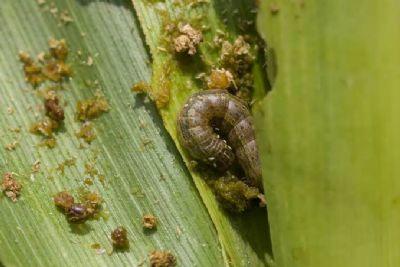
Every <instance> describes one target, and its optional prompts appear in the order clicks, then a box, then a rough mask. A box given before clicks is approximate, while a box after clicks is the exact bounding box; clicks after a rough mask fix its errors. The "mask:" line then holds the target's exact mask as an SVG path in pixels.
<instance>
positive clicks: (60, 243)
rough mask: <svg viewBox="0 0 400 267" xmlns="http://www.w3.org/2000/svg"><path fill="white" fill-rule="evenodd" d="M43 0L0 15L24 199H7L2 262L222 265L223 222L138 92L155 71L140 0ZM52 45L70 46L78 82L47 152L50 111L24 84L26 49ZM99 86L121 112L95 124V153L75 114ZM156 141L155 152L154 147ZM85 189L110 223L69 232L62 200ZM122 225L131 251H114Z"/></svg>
mask: <svg viewBox="0 0 400 267" xmlns="http://www.w3.org/2000/svg"><path fill="white" fill-rule="evenodd" d="M37 2H40V1H33V0H26V1H14V0H4V1H2V3H1V8H0V25H1V27H0V35H1V36H3V37H5V38H0V92H1V98H0V103H1V105H0V128H1V132H0V145H1V147H0V148H1V149H0V174H1V175H3V174H4V173H5V172H7V171H9V172H14V177H15V178H16V179H17V180H18V181H19V182H21V184H22V190H21V195H20V197H19V198H18V199H17V201H16V202H15V203H13V202H12V201H11V200H10V199H8V198H6V197H4V196H1V197H0V229H1V230H0V261H1V262H2V264H4V266H137V265H139V264H141V263H143V264H144V265H148V264H149V257H148V255H149V253H151V252H152V251H154V250H169V251H171V252H172V253H173V254H174V255H175V256H176V260H177V262H178V264H179V265H180V266H193V265H197V266H223V265H224V258H223V254H222V253H221V249H220V246H219V239H218V235H217V233H216V231H215V229H214V226H213V222H212V221H211V219H210V217H209V215H208V212H207V209H206V208H205V206H204V205H203V203H202V201H201V198H200V196H199V195H198V193H197V191H196V187H195V185H194V184H193V182H192V180H191V177H190V174H189V173H188V172H187V171H186V169H185V167H184V164H183V162H182V160H181V159H180V156H179V153H178V151H177V150H176V149H175V147H174V144H173V142H172V141H171V139H170V138H169V137H168V134H167V133H166V132H165V130H164V128H163V126H162V123H161V121H160V119H159V117H158V114H157V111H156V109H155V108H154V107H153V105H152V104H151V103H149V102H148V101H147V100H146V99H145V98H143V97H140V96H136V95H135V94H133V93H131V92H130V88H131V86H132V84H135V83H137V82H139V81H148V80H149V78H150V71H151V70H150V66H149V65H148V61H149V57H148V54H147V52H146V49H145V47H144V45H143V40H142V38H141V35H140V31H139V28H138V22H137V20H136V18H135V16H134V13H133V8H132V5H131V3H130V2H128V1H122V0H120V1H118V0H115V1H86V0H81V1H63V0H58V1H47V3H45V4H42V5H39V4H38V3H37ZM42 2H45V1H42ZM53 2H54V3H53ZM56 11H57V12H56ZM61 14H63V15H62V16H61ZM60 16H61V17H60ZM68 18H70V19H69V22H68V23H64V22H65V21H66V20H67V19H68ZM71 19H72V21H70V20H71ZM62 21H64V22H63V23H62ZM52 37H54V38H56V39H60V38H65V40H66V42H67V44H68V45H69V54H68V58H67V60H66V61H67V63H68V64H71V68H72V69H73V73H74V75H73V78H72V79H71V80H70V81H69V82H64V83H63V84H62V85H63V86H62V87H63V88H64V89H61V88H59V89H58V90H57V95H58V96H59V97H60V103H62V105H64V104H65V103H66V104H67V105H65V106H63V107H64V111H65V112H64V113H65V119H64V121H63V124H62V126H61V127H60V129H59V131H56V132H54V133H53V136H54V138H55V139H56V140H57V144H56V145H55V147H54V148H53V149H47V148H46V147H38V144H39V143H40V141H41V138H42V137H41V136H36V135H33V134H31V133H30V132H29V126H30V125H31V124H32V123H34V122H36V121H38V120H39V119H43V118H44V116H45V115H44V114H45V111H44V110H43V99H42V98H41V97H40V96H39V95H40V93H39V90H40V88H37V89H34V88H32V86H30V85H29V84H27V83H26V82H25V81H24V73H23V69H22V68H23V64H22V63H21V62H20V61H19V59H18V52H19V50H24V51H27V52H29V53H31V56H32V57H36V56H35V55H36V54H39V53H40V52H43V51H46V50H47V49H48V40H49V39H50V38H52ZM43 86H45V84H43ZM97 90H100V91H101V92H102V93H103V94H104V96H105V98H106V99H107V101H108V103H109V105H110V111H109V112H107V113H104V114H102V115H101V116H100V117H98V118H96V119H94V120H92V121H91V122H92V123H93V125H94V128H95V131H96V135H97V138H96V139H95V140H93V142H92V143H91V144H90V145H88V144H84V143H83V142H81V141H80V140H79V138H77V137H76V136H75V133H76V132H77V131H78V130H79V128H80V127H81V125H82V123H80V122H78V121H76V118H75V107H76V103H77V102H78V101H79V100H85V99H88V98H91V97H93V96H94V95H95V94H96V91H97ZM40 107H42V108H40ZM15 129H20V130H18V131H17V130H15ZM14 140H17V141H18V142H19V144H18V146H16V147H15V149H14V150H13V151H8V150H6V149H4V147H5V145H6V144H9V143H11V142H13V141H14ZM148 140H150V141H151V143H152V145H144V144H145V143H146V144H148ZM88 178H90V179H91V180H92V181H93V185H90V184H88V183H86V182H85V181H86V180H87V179H88ZM83 189H87V190H89V191H93V192H98V193H99V195H100V197H101V198H102V200H103V202H102V204H101V206H102V211H101V212H100V214H99V215H100V218H98V219H94V220H89V221H87V222H85V224H83V225H80V226H79V225H72V224H69V223H68V222H67V220H66V218H65V216H64V215H63V213H62V212H60V211H59V210H57V208H56V206H55V205H54V203H53V196H54V195H56V194H57V193H58V192H60V191H68V192H70V193H71V194H73V195H74V196H77V195H79V192H82V190H83ZM145 213H153V214H157V217H158V219H159V221H160V223H159V225H158V227H157V231H156V232H155V233H152V234H151V235H146V233H144V232H143V229H142V228H143V227H142V224H141V220H140V218H141V216H142V215H143V214H145ZM118 226H123V227H125V228H126V230H127V232H128V240H129V242H130V245H131V246H130V249H129V250H128V251H122V252H115V253H112V254H111V255H108V253H111V249H112V243H111V240H110V235H111V232H112V230H113V229H115V228H116V227H118ZM0 265H1V264H0Z"/></svg>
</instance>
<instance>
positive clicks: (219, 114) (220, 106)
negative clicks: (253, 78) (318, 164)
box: [178, 89, 262, 188]
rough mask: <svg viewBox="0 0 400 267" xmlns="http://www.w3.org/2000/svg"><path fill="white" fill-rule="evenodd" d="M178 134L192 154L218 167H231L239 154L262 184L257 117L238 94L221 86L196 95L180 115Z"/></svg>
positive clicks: (257, 183)
mask: <svg viewBox="0 0 400 267" xmlns="http://www.w3.org/2000/svg"><path fill="white" fill-rule="evenodd" d="M215 129H218V132H220V133H221V134H223V135H224V136H226V140H223V139H221V138H220V136H219V135H218V134H217V133H216V131H215ZM178 136H179V140H180V143H181V144H182V146H184V147H185V148H186V149H187V150H188V152H189V154H190V156H191V157H193V158H195V159H197V160H201V161H203V162H205V163H207V164H210V165H212V166H214V167H215V168H217V169H220V170H226V169H228V168H229V166H230V165H231V164H232V163H233V161H234V160H235V157H236V158H237V160H238V162H239V164H240V165H241V167H242V168H243V170H244V172H245V174H246V176H247V177H248V178H249V179H250V180H251V183H252V185H254V186H257V187H259V188H262V182H261V166H260V160H259V156H258V148H257V143H256V140H255V135H254V129H253V120H252V117H251V115H250V112H249V109H248V107H247V105H246V104H245V103H244V102H243V101H242V100H241V99H239V98H238V97H236V96H234V95H231V94H230V93H228V92H227V91H225V90H219V89H214V90H206V91H202V92H199V93H196V94H194V95H192V96H191V97H190V98H189V99H188V100H187V102H186V103H185V105H184V107H183V109H182V111H181V112H180V114H179V116H178Z"/></svg>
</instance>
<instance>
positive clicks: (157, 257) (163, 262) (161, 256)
mask: <svg viewBox="0 0 400 267" xmlns="http://www.w3.org/2000/svg"><path fill="white" fill-rule="evenodd" d="M149 257H150V266H151V267H173V266H176V258H175V256H174V255H173V254H172V253H171V252H170V251H166V250H155V251H153V252H151V253H150V255H149Z"/></svg>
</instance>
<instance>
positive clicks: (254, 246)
mask: <svg viewBox="0 0 400 267" xmlns="http://www.w3.org/2000/svg"><path fill="white" fill-rule="evenodd" d="M133 4H134V6H135V10H136V13H137V16H138V18H139V21H140V22H141V24H142V26H143V31H144V34H145V37H146V41H147V44H148V45H149V47H150V52H151V55H152V59H153V77H152V91H151V94H152V95H153V98H155V99H156V101H157V99H158V98H163V96H164V95H167V96H169V99H168V101H167V103H165V106H162V107H160V114H161V116H162V118H163V122H164V125H165V128H166V129H167V131H168V132H169V133H170V135H171V136H172V138H173V140H174V141H175V143H176V145H177V146H178V149H179V150H180V151H181V153H182V155H183V157H184V160H185V162H186V163H187V165H188V166H190V160H191V159H190V157H188V156H187V155H186V154H185V152H184V149H183V148H182V147H181V146H180V144H179V141H178V138H177V133H176V120H177V115H178V113H179V111H180V109H181V108H182V106H183V105H184V103H185V101H186V99H187V98H188V97H189V96H190V95H191V94H193V93H194V92H196V91H199V90H203V89H205V88H204V85H202V84H201V83H200V82H199V80H196V78H195V77H196V76H197V75H198V74H200V73H203V72H209V71H210V68H211V66H212V65H214V64H215V63H216V62H217V58H218V56H219V54H218V53H216V51H215V49H213V48H212V46H211V45H210V44H211V43H213V38H214V37H215V36H216V35H217V32H224V33H225V34H226V35H227V36H228V37H227V38H228V40H235V39H236V38H237V36H238V35H239V34H245V33H247V34H249V33H251V32H248V31H245V30H243V29H240V26H241V25H242V24H243V23H247V22H248V21H250V22H251V21H252V20H254V16H255V14H254V10H255V7H254V6H253V5H252V4H249V3H248V2H247V1H241V0H234V1H219V0H216V1H210V2H208V1H186V2H185V1H183V2H177V1H168V0H166V1H146V0H138V1H133ZM198 18H200V19H198ZM173 20H174V21H178V22H184V23H190V24H192V25H197V27H205V28H207V29H208V30H205V31H204V32H203V37H204V41H203V43H202V44H201V45H200V51H199V53H200V54H201V57H202V58H201V60H199V59H196V58H194V59H193V60H187V61H184V62H182V60H181V59H177V58H176V57H175V56H174V55H171V53H170V52H168V51H166V50H168V47H165V45H167V46H168V45H170V44H168V43H167V44H166V43H165V40H164V39H163V37H164V33H165V30H164V27H165V26H166V25H168V23H170V22H171V21H173ZM253 34H254V32H253ZM259 64H260V63H259V62H257V63H256V66H255V73H256V77H257V78H258V79H257V85H258V86H259V87H261V86H264V83H263V80H262V77H260V76H262V73H260V72H262V70H260V66H259ZM257 74H258V76H257ZM257 94H258V95H263V94H264V91H263V89H262V90H261V92H257ZM191 174H192V177H193V180H194V182H195V184H196V186H197V189H198V190H199V193H200V195H201V197H202V199H203V201H204V203H205V205H206V207H207V209H208V211H209V213H210V216H211V218H212V220H213V222H214V224H215V227H216V229H217V231H218V235H219V238H220V241H221V244H222V245H223V247H224V249H226V253H227V255H228V257H229V259H230V262H231V263H232V265H234V266H265V265H272V264H273V262H272V259H271V247H270V237H269V229H268V221H267V214H266V211H265V210H262V209H258V210H257V209H255V210H252V211H251V212H248V213H245V214H243V215H240V216H234V215H232V214H229V213H227V212H226V211H225V210H223V208H221V206H220V205H219V203H218V201H217V200H216V199H215V197H214V194H213V192H212V191H211V189H210V188H209V187H208V185H207V184H206V182H205V181H204V180H203V178H202V177H201V175H199V174H198V173H197V172H195V171H191Z"/></svg>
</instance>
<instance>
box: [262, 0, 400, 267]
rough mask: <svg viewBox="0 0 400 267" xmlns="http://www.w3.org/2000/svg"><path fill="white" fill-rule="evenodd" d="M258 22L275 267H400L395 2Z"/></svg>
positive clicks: (298, 5) (286, 7)
mask: <svg viewBox="0 0 400 267" xmlns="http://www.w3.org/2000/svg"><path fill="white" fill-rule="evenodd" d="M271 5H272V6H271ZM271 7H275V8H272V10H271ZM276 8H277V9H278V11H276ZM274 10H275V11H274ZM260 14H262V15H261V16H260V17H259V21H258V26H259V27H258V28H259V29H260V31H261V32H262V34H263V35H264V36H265V38H266V40H267V44H268V47H269V48H270V49H269V52H270V53H272V54H275V59H276V62H275V64H271V65H269V66H268V67H272V68H273V69H270V70H269V74H270V75H271V74H272V75H273V74H274V73H276V78H275V77H273V76H271V78H272V80H274V81H275V82H274V85H273V88H272V91H271V93H270V94H269V95H268V96H267V97H266V98H265V99H264V100H263V101H262V102H261V103H260V105H259V106H257V108H256V112H255V114H256V115H257V118H256V119H257V120H256V126H257V128H258V136H259V139H262V140H264V142H261V155H262V162H263V171H264V174H265V176H264V182H265V188H266V193H267V194H266V195H267V196H268V204H269V209H268V211H269V219H270V223H271V236H272V243H273V248H274V258H275V260H276V264H277V266H283V267H292V266H299V267H301V266H307V267H313V266H328V267H329V266H399V265H400V258H399V257H398V248H399V246H400V241H399V240H400V230H399V223H400V213H399V212H398V210H399V207H398V205H399V203H400V202H399V199H400V198H399V196H400V181H399V179H398V177H399V175H400V165H399V164H398V161H399V159H400V155H399V151H398V149H397V145H398V144H399V142H400V121H399V118H400V117H399V112H400V111H399V109H400V105H399V103H398V101H399V99H400V95H399V94H400V93H399V92H400V91H399V87H400V68H399V59H400V50H399V49H398V44H399V42H400V34H399V27H398V18H399V16H400V9H399V5H398V2H396V1H379V2H377V1H345V0H333V1H316V0H311V1H288V0H284V1H262V7H261V13H260ZM372 18H373V19H372ZM270 62H271V63H273V62H272V61H270Z"/></svg>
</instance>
